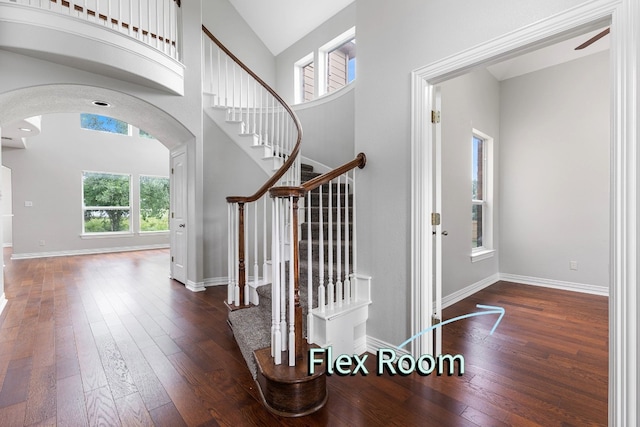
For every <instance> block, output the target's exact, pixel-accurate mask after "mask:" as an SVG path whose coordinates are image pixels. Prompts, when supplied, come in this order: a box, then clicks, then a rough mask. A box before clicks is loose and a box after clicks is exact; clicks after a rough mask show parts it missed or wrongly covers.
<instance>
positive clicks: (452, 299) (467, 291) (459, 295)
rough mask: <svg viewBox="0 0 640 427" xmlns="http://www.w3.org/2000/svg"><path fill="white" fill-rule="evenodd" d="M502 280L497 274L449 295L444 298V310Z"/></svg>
mask: <svg viewBox="0 0 640 427" xmlns="http://www.w3.org/2000/svg"><path fill="white" fill-rule="evenodd" d="M499 280H500V274H499V273H496V274H494V275H492V276H489V277H487V278H486V279H483V280H480V281H479V282H476V283H474V284H472V285H469V286H467V287H466V288H462V289H460V290H459V291H456V292H454V293H452V294H450V295H447V296H445V297H443V298H442V308H447V307H449V306H450V305H453V304H455V303H457V302H459V301H462V300H463V299H465V298H468V297H470V296H471V295H473V294H475V293H476V292H478V291H481V290H482V289H484V288H486V287H487V286H491V285H493V284H494V283H496V282H497V281H499Z"/></svg>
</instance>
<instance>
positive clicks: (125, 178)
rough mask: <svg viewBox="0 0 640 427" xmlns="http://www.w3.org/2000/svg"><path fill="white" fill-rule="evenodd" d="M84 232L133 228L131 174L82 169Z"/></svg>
mask: <svg viewBox="0 0 640 427" xmlns="http://www.w3.org/2000/svg"><path fill="white" fill-rule="evenodd" d="M82 194H83V208H82V209H83V219H84V221H83V232H84V233H119V232H128V231H131V224H130V221H129V219H130V212H131V202H130V200H131V176H130V175H126V174H114V173H102V172H83V173H82Z"/></svg>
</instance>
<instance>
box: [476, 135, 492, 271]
mask: <svg viewBox="0 0 640 427" xmlns="http://www.w3.org/2000/svg"><path fill="white" fill-rule="evenodd" d="M471 132H472V137H473V136H476V137H478V138H480V139H482V140H483V141H484V149H483V162H482V164H483V168H484V169H483V172H482V173H483V184H484V188H483V195H484V197H483V200H482V201H480V200H472V201H471V203H472V205H473V204H482V206H483V209H482V226H483V230H482V246H480V247H478V248H472V249H471V262H478V261H482V260H485V259H488V258H492V257H493V256H494V255H495V252H496V250H495V249H494V245H493V234H494V226H493V225H494V224H493V222H494V221H493V217H494V215H493V211H494V206H493V189H494V186H495V182H494V163H495V161H494V138H493V137H491V136H489V135H487V134H486V133H484V132H481V131H479V130H478V129H475V128H474V129H472V130H471Z"/></svg>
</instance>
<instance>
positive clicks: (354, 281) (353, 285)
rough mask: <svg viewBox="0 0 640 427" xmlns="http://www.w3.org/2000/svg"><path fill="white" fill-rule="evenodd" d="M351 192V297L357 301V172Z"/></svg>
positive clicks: (354, 172) (354, 174)
mask: <svg viewBox="0 0 640 427" xmlns="http://www.w3.org/2000/svg"><path fill="white" fill-rule="evenodd" d="M351 191H352V192H353V197H352V198H351V199H352V204H353V206H352V208H351V212H352V217H353V220H352V221H351V227H352V228H353V239H352V243H351V246H352V247H353V261H352V262H351V264H352V267H351V268H352V270H351V271H353V274H352V278H351V282H352V283H351V289H352V291H351V295H352V296H353V299H354V300H355V299H356V297H357V295H356V293H355V290H356V285H357V283H358V279H357V278H356V274H358V264H357V262H358V245H357V244H358V236H357V232H358V225H357V222H356V221H357V218H358V215H356V205H357V203H356V202H357V200H356V197H357V194H358V192H357V191H356V171H355V170H354V171H353V185H352V189H351Z"/></svg>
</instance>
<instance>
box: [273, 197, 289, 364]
mask: <svg viewBox="0 0 640 427" xmlns="http://www.w3.org/2000/svg"><path fill="white" fill-rule="evenodd" d="M276 200H277V203H279V204H280V218H279V219H280V246H279V247H278V250H279V251H280V266H279V268H280V283H279V285H280V329H281V330H282V351H286V350H287V293H286V289H287V283H286V280H285V278H286V277H287V274H286V265H285V261H286V259H287V254H286V245H287V216H288V210H287V209H286V204H285V200H284V199H280V198H278V199H276Z"/></svg>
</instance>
